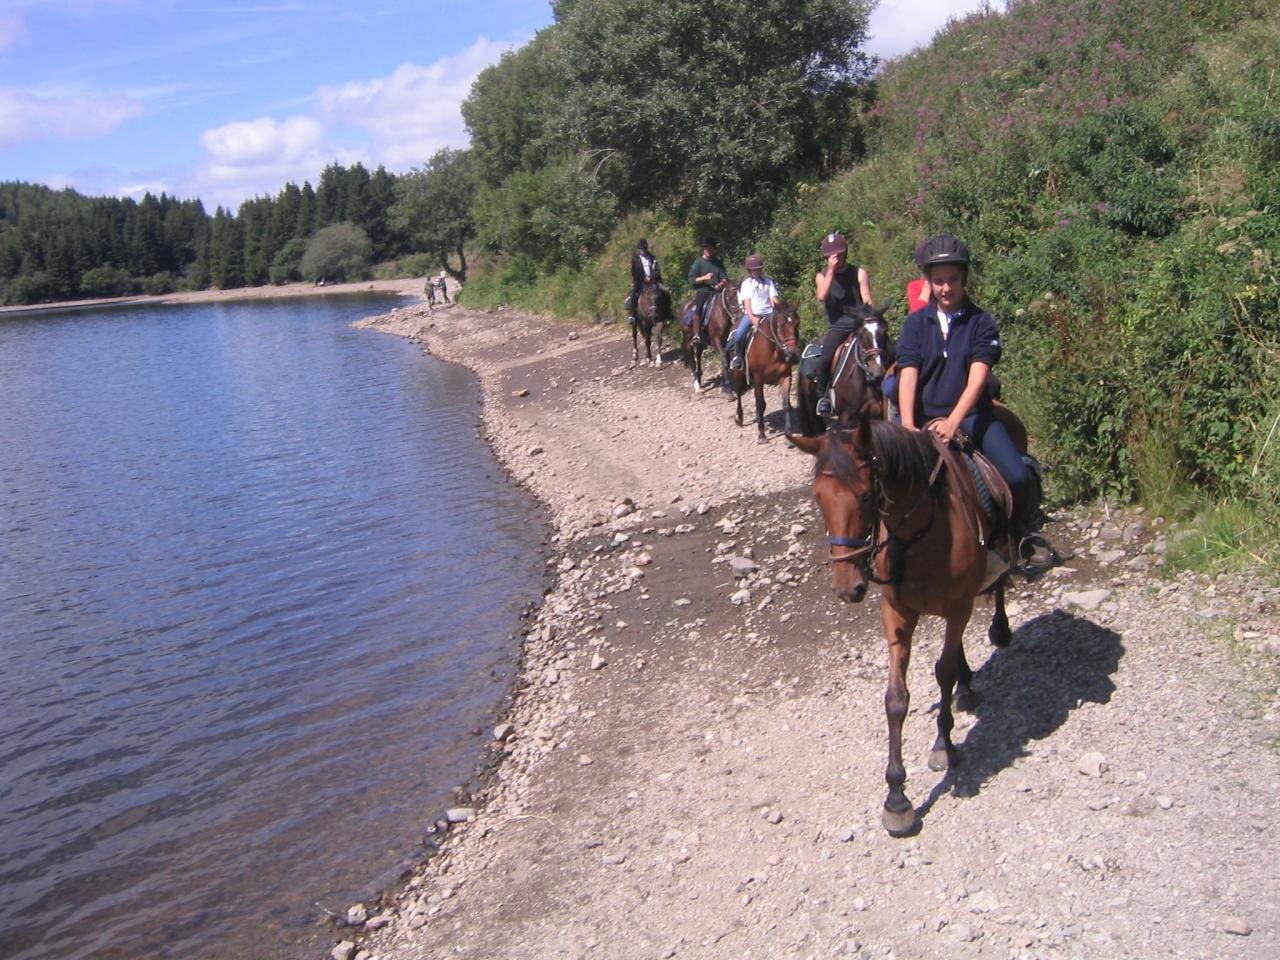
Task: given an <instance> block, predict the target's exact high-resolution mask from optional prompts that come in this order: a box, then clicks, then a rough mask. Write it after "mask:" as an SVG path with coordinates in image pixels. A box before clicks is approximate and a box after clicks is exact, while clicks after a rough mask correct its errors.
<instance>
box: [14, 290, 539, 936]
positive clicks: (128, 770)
mask: <svg viewBox="0 0 1280 960" xmlns="http://www.w3.org/2000/svg"><path fill="white" fill-rule="evenodd" d="M396 302H397V301H395V300H393V299H391V298H385V297H383V298H374V297H340V298H339V297H326V298H310V299H304V300H289V301H265V302H262V301H258V302H244V303H231V304H214V305H188V306H146V307H140V306H126V307H118V308H101V307H98V308H91V309H81V310H76V311H48V312H39V313H30V314H18V315H12V316H7V317H0V703H4V704H5V707H4V710H3V711H2V712H0V889H2V890H3V896H0V956H3V957H4V958H5V960H36V958H40V960H58V958H81V957H93V958H108V957H111V958H114V957H121V958H123V957H138V956H146V957H175V958H176V957H182V958H191V957H214V956H221V957H227V956H234V957H237V958H241V960H245V958H256V957H262V958H273V960H274V958H278V957H284V956H299V957H303V956H317V955H321V954H324V953H327V952H328V945H329V944H330V942H331V939H332V938H331V936H330V934H329V933H328V931H326V930H325V929H324V928H323V927H321V926H319V925H318V918H319V917H321V916H322V910H321V907H323V908H324V909H328V910H331V911H333V912H335V913H339V914H341V913H344V912H345V910H346V908H347V907H348V906H349V905H350V904H351V903H353V902H355V901H356V900H357V899H361V898H365V897H368V896H371V895H372V894H373V893H375V892H376V891H377V890H379V889H381V888H383V887H385V886H387V885H389V884H391V883H393V882H394V880H395V878H396V877H397V876H398V875H399V873H400V872H401V871H402V870H403V869H404V867H405V866H406V865H407V864H408V863H410V862H411V861H412V860H413V859H415V858H416V857H417V856H418V855H419V853H420V846H419V844H420V841H421V839H422V836H423V833H424V830H425V828H426V827H427V825H428V824H429V823H430V822H431V821H432V819H434V818H435V817H436V816H438V815H439V813H440V812H441V810H442V809H443V808H444V807H445V806H447V805H449V802H450V790H451V788H452V787H453V786H455V785H457V784H459V783H461V782H463V781H464V780H466V778H467V777H468V776H469V775H470V773H471V772H472V770H473V768H474V766H475V763H476V761H477V759H478V757H479V753H480V749H481V747H482V745H483V743H484V739H485V738H484V737H483V736H481V735H479V734H480V733H481V731H486V732H487V730H488V729H489V727H490V725H491V723H492V721H493V719H494V716H495V714H496V712H497V710H498V708H499V705H500V703H501V700H502V698H503V696H504V694H505V693H506V692H507V689H508V686H509V683H510V681H511V679H512V676H513V672H514V666H515V658H516V656H517V654H518V642H517V640H516V639H515V636H514V635H515V633H516V631H517V627H518V626H519V616H520V613H521V611H522V610H523V609H524V608H525V607H526V606H528V604H530V603H531V602H532V601H535V600H537V599H538V598H539V596H540V594H541V587H542V583H543V569H544V566H543V564H544V555H543V553H542V549H541V548H542V544H543V539H544V536H545V533H546V530H545V527H544V525H543V517H542V515H541V513H540V512H539V511H538V510H537V509H536V508H535V507H534V506H533V505H532V504H531V503H530V501H529V499H528V497H527V496H526V495H525V494H524V493H523V492H522V491H520V490H519V489H517V488H516V487H515V486H514V485H512V484H510V483H509V482H507V480H506V479H505V477H504V476H503V474H502V472H501V470H500V469H499V467H498V465H497V463H496V462H495V460H494V459H493V457H492V455H491V453H490V451H489V449H488V448H487V447H486V446H485V444H484V443H483V441H482V440H480V439H478V437H477V435H476V430H477V426H478V423H479V405H478V398H479V388H478V384H477V383H476V381H475V379H474V377H473V376H472V375H471V374H470V373H469V372H468V371H466V370H464V369H462V368H460V367H456V366H452V365H448V364H444V363H442V362H440V361H437V360H435V359H434V358H432V357H429V356H424V355H423V353H422V351H421V349H420V348H419V347H417V346H416V345H414V344H412V343H410V342H409V341H407V340H404V339H402V338H400V337H393V336H387V335H385V334H380V333H376V332H373V331H369V330H355V329H352V327H351V326H350V324H351V323H352V322H353V321H354V320H357V319H359V318H360V317H363V316H366V315H369V314H375V313H384V312H387V311H388V310H390V309H391V308H392V307H393V306H395V305H396ZM317 904H319V905H320V906H319V907H318V906H317Z"/></svg>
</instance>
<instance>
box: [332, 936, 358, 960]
mask: <svg viewBox="0 0 1280 960" xmlns="http://www.w3.org/2000/svg"><path fill="white" fill-rule="evenodd" d="M355 955H356V945H355V944H354V943H352V942H351V941H350V940H343V941H342V942H341V943H339V944H338V945H337V946H336V947H334V948H333V949H332V950H330V951H329V958H330V960H351V958H352V957H354V956H355Z"/></svg>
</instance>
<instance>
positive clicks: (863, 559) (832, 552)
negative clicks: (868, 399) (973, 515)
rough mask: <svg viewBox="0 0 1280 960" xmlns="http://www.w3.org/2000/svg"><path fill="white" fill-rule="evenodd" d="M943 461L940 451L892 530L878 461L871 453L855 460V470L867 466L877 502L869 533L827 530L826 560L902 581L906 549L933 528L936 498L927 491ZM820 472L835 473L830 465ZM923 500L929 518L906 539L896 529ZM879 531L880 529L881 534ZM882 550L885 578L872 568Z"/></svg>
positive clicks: (880, 581)
mask: <svg viewBox="0 0 1280 960" xmlns="http://www.w3.org/2000/svg"><path fill="white" fill-rule="evenodd" d="M837 442H838V441H837ZM945 462H946V458H945V457H943V456H942V455H941V454H939V456H938V462H937V463H936V464H934V467H933V472H932V473H930V474H929V482H928V483H926V484H925V486H924V489H923V490H922V491H920V496H919V497H917V498H916V502H915V503H913V504H912V505H911V509H909V510H908V511H907V512H906V513H904V514H903V515H902V519H901V520H900V521H899V522H898V525H897V529H896V530H895V529H893V528H891V527H890V526H889V520H888V508H889V503H890V501H889V497H888V495H887V494H886V492H885V488H884V481H883V479H882V478H881V476H880V461H879V460H878V459H876V455H875V454H874V453H873V454H871V456H869V457H868V458H867V459H866V460H864V461H862V462H860V463H859V462H858V461H854V469H855V470H866V471H868V472H869V474H870V477H871V500H872V502H874V503H875V505H876V513H875V517H874V519H873V520H872V521H871V533H870V534H869V535H868V536H865V537H837V536H832V535H831V534H830V533H828V534H827V548H828V550H827V557H828V560H829V561H830V562H831V563H857V564H858V566H859V567H860V568H861V570H862V573H863V575H864V576H865V577H866V578H867V579H868V580H870V581H871V582H872V583H878V584H881V585H884V584H899V583H901V582H902V574H903V569H904V567H905V566H906V556H905V555H906V551H907V550H908V549H910V548H911V547H913V546H915V545H916V544H917V543H919V542H920V541H921V540H923V539H924V538H925V536H926V535H927V534H928V533H929V531H930V530H932V529H933V524H934V521H935V520H937V518H938V506H937V501H936V499H935V498H933V497H932V496H930V494H932V493H933V488H934V484H936V483H937V481H938V477H939V476H941V474H942V468H943V465H944V464H945ZM822 473H823V474H824V475H826V476H834V475H835V474H834V472H833V471H832V470H830V469H827V470H823V471H822ZM926 500H928V501H930V502H931V503H933V505H934V506H933V510H931V511H930V513H929V522H928V523H926V524H925V525H924V526H923V527H922V528H921V529H920V530H919V531H917V532H916V533H914V534H912V535H911V536H910V537H909V538H908V539H903V537H901V536H900V535H899V533H898V531H900V530H902V528H903V527H905V526H906V525H907V523H908V522H909V521H910V520H911V517H912V515H913V514H914V513H915V512H916V510H917V509H918V508H919V507H920V505H921V504H922V503H924V502H925V501H926ZM881 531H883V536H882V535H881ZM837 547H843V548H845V549H846V550H847V551H848V552H847V553H840V554H837V553H836V549H835V548H837ZM883 550H888V551H890V553H889V576H888V577H887V578H885V579H881V578H880V577H878V576H876V573H875V569H874V564H875V558H876V554H878V553H880V552H881V551H883Z"/></svg>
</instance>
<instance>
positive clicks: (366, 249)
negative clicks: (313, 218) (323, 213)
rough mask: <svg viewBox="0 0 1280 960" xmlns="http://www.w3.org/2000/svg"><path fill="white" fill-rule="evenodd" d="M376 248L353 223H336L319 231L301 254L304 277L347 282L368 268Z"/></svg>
mask: <svg viewBox="0 0 1280 960" xmlns="http://www.w3.org/2000/svg"><path fill="white" fill-rule="evenodd" d="M372 254H373V246H372V244H370V243H369V235H368V234H367V233H365V232H364V231H363V230H361V229H360V228H359V227H357V226H356V225H355V224H354V223H345V222H344V223H334V224H330V225H329V226H327V227H325V228H324V229H322V230H319V231H317V232H316V235H315V236H314V237H312V238H311V241H310V242H309V243H308V244H307V252H306V253H304V254H303V255H302V265H301V269H302V275H303V276H304V277H306V278H307V279H308V280H322V279H323V280H330V279H334V280H346V279H348V278H353V277H360V276H362V275H363V274H364V271H365V270H367V269H368V267H369V258H370V256H372Z"/></svg>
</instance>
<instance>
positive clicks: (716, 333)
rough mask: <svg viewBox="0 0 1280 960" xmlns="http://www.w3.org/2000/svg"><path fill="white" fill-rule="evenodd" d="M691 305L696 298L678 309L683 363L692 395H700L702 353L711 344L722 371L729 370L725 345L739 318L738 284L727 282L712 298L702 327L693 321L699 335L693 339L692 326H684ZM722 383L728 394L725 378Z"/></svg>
mask: <svg viewBox="0 0 1280 960" xmlns="http://www.w3.org/2000/svg"><path fill="white" fill-rule="evenodd" d="M694 302H695V298H694V297H690V298H689V299H688V300H686V301H685V302H684V305H683V306H682V307H681V308H680V326H681V331H682V332H683V335H684V340H683V344H682V349H683V350H684V359H685V363H686V364H688V366H689V369H690V370H692V371H693V392H694V393H701V392H702V351H703V350H704V349H706V347H707V345H708V344H710V345H711V346H712V347H714V348H715V351H716V353H717V354H719V355H720V362H721V364H722V366H723V369H725V370H728V369H729V364H728V362H726V360H725V356H724V345H725V343H727V342H728V340H729V331H730V330H732V329H733V328H734V326H735V325H736V324H737V322H738V319H739V318H740V317H741V316H742V304H741V303H739V302H738V285H737V284H736V283H734V282H733V281H732V280H726V281H725V283H724V286H722V287H721V288H720V289H719V291H718V292H717V293H716V294H715V295H714V296H713V297H712V298H711V307H710V312H709V313H708V315H707V322H706V324H705V326H703V325H702V323H701V320H700V318H694V324H695V325H698V326H699V336H698V337H696V338H695V337H694V335H693V327H692V326H688V325H686V324H685V318H686V317H688V315H689V312H690V311H691V310H692V309H693V304H694ZM721 383H722V385H723V386H724V388H725V390H726V391H727V390H728V389H729V387H728V378H727V377H722V378H721Z"/></svg>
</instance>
